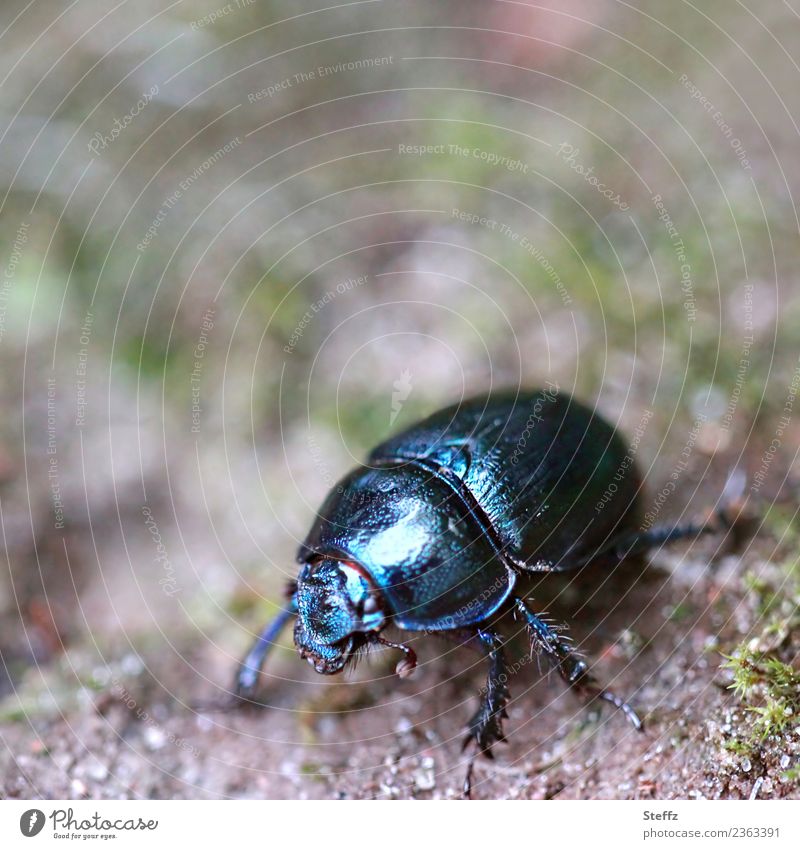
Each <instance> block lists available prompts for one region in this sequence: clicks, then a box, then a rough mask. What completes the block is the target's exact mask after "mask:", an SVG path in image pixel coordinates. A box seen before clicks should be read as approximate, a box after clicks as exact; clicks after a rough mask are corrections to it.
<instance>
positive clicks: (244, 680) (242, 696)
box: [233, 599, 297, 705]
mask: <svg viewBox="0 0 800 849" xmlns="http://www.w3.org/2000/svg"><path fill="white" fill-rule="evenodd" d="M296 613H297V607H296V602H295V601H294V599H292V601H291V603H290V604H289V606H288V607H286V608H285V609H284V610H282V611H281V612H280V613H279V614H278V615H277V616H276V617H275V619H273V620H272V622H270V623H269V624H268V625H267V626H266V627H265V628H264V630H263V631H262V632H261V633H260V634H259V635H258V637H257V638H256V641H255V642H254V643H253V645H252V647H251V649H250V651H249V652H248V653H247V656H246V657H245V659H244V660H243V661H242V662H241V664H240V665H239V671H238V672H237V674H236V680H235V681H234V684H233V692H234V695H235V697H236V699H237V700H238V701H239V703H240V704H256V705H258V704H260V702H258V701H257V700H256V698H255V694H256V687H257V685H258V675H259V673H260V672H261V667H262V666H263V665H264V661H265V660H266V658H267V655H268V654H269V651H270V649H271V648H272V647H273V645H274V644H275V641H276V640H277V639H278V637H279V636H280V633H281V631H282V630H283V629H284V628H285V627H286V625H287V624H288V622H289V620H290V619H291V618H292V616H294V615H295V614H296Z"/></svg>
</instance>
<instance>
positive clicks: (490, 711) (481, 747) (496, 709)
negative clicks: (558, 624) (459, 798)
mask: <svg viewBox="0 0 800 849" xmlns="http://www.w3.org/2000/svg"><path fill="white" fill-rule="evenodd" d="M476 637H477V639H478V640H479V641H480V644H481V645H482V646H483V648H484V650H485V652H486V656H487V657H488V659H489V675H488V677H487V679H486V687H485V688H484V689H483V690H482V691H481V703H480V705H479V707H478V710H477V711H476V712H475V715H474V716H473V717H472V719H471V720H470V721H469V725H468V728H469V733H468V734H467V736H466V738H465V740H464V746H463V748H464V749H466V748H467V746H469V745H470V743H472V742H473V741H474V742H475V744H476V749H475V751H473V753H472V755H471V757H470V759H469V764H468V765H467V774H466V776H465V778H464V796H466V797H467V798H469V797H470V794H471V791H472V772H473V769H474V766H475V758H476V757H477V756H478V754H483V755H485V756H486V757H487V758H492V757H494V756H493V755H492V746H493V745H494V744H495V743H498V742H502V741H504V740H505V739H506V735H505V734H504V733H503V720H504V719H505V718H506V716H507V714H506V705H507V704H508V699H509V696H510V694H509V691H508V686H507V683H506V682H507V681H508V671H507V669H506V659H505V653H504V652H503V644H502V642H501V639H500V637H499V636H498V635H497V634H495V633H494V632H492V631H489V630H485V629H479V630H478V632H477V634H476Z"/></svg>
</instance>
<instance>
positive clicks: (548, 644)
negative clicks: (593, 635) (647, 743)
mask: <svg viewBox="0 0 800 849" xmlns="http://www.w3.org/2000/svg"><path fill="white" fill-rule="evenodd" d="M514 602H515V604H516V606H517V609H518V610H519V611H520V612H521V613H522V615H523V616H524V617H525V622H526V624H527V626H528V632H529V633H530V635H531V642H532V643H533V645H534V646H535V647H536V648H538V649H540V650H541V651H542V652H544V654H545V655H546V656H547V658H549V660H550V661H551V662H552V664H553V665H554V666H555V668H556V669H557V670H558V674H559V675H560V676H561V677H562V678H563V679H564V680H565V681H566V682H567V684H569V686H570V687H574V688H575V689H576V690H577V691H578V692H580V693H582V694H584V695H586V696H588V697H589V698H593V699H595V698H596V699H602V700H603V701H606V702H610V703H611V704H612V705H614V707H616V708H619V709H620V710H621V711H622V712H623V713H624V714H625V716H626V717H627V718H628V719H629V720H630V722H631V724H632V725H633V727H634V728H635V729H636V730H637V731H641V730H642V721H641V719H639V717H638V716H637V714H636V711H635V710H634V709H633V708H632V707H631V706H630V705H629V704H627V702H624V701H623V700H622V699H620V698H619V697H618V696H615V695H614V694H613V693H612V692H610V691H609V690H604V689H603V688H602V687H601V686H600V684H598V683H597V681H596V680H595V679H594V677H593V676H592V674H591V673H590V672H589V667H588V666H587V664H586V661H585V660H583V659H582V658H581V657H580V656H579V655H578V653H577V652H576V651H575V650H574V649H573V648H572V647H571V646H570V645H569V642H568V641H567V638H566V637H563V636H562V635H561V634H559V632H558V630H557V629H556V628H554V627H553V626H551V625H548V624H547V623H546V622H543V621H542V620H541V619H540V618H539V617H538V616H537V615H536V614H535V613H534V612H533V611H532V610H531V609H530V608H529V607H528V605H527V604H525V602H524V601H523V600H522V599H521V598H517V599H515V600H514Z"/></svg>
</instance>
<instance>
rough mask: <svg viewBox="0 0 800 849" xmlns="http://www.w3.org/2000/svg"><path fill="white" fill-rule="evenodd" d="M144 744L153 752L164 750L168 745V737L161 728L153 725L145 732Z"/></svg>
mask: <svg viewBox="0 0 800 849" xmlns="http://www.w3.org/2000/svg"><path fill="white" fill-rule="evenodd" d="M144 744H145V746H147V748H148V749H150V751H152V752H155V751H156V750H158V749H163V748H164V746H166V744H167V735H166V734H164V732H163V731H162V730H161V729H160V728H156V727H155V726H152V725H151V726H149V727H148V728H147V730H146V731H145V732H144Z"/></svg>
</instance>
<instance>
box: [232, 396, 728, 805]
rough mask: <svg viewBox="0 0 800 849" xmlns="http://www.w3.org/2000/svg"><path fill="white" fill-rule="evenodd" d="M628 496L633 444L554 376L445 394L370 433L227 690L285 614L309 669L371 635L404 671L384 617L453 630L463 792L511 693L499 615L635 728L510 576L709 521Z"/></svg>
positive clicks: (246, 695)
mask: <svg viewBox="0 0 800 849" xmlns="http://www.w3.org/2000/svg"><path fill="white" fill-rule="evenodd" d="M642 502H643V496H642V479H641V476H640V473H639V470H638V468H637V464H636V462H635V460H634V451H633V450H632V449H630V448H629V447H628V446H627V445H626V444H625V442H624V441H623V439H622V438H621V437H620V435H619V434H618V433H617V431H616V430H615V429H614V428H613V427H612V426H611V425H610V424H609V423H608V422H606V421H605V420H604V419H603V418H602V417H601V416H600V415H599V414H598V413H597V412H596V411H595V410H593V409H590V408H589V407H588V406H585V405H583V404H581V403H580V402H578V401H576V400H575V399H574V398H572V397H570V395H568V394H567V393H564V392H562V391H560V390H559V387H558V386H557V385H556V384H553V383H548V384H547V385H546V386H545V387H544V388H542V389H539V390H530V391H527V392H501V393H499V394H498V393H495V394H489V395H482V396H479V397H475V398H472V399H471V400H468V401H465V402H463V403H460V404H455V405H452V406H449V407H446V408H445V409H443V410H440V411H439V412H437V413H434V414H433V415H431V416H429V417H428V418H426V419H424V420H423V421H421V422H419V423H418V424H415V425H413V426H412V427H410V428H408V429H407V430H404V431H403V432H402V433H400V434H398V435H396V436H393V437H391V438H390V439H388V440H387V441H385V442H383V443H381V444H380V445H378V446H377V447H376V448H375V449H373V451H372V452H371V453H370V454H369V457H368V458H367V461H366V463H365V464H364V465H363V466H359V467H358V468H356V469H354V470H353V471H351V472H350V473H349V474H348V475H347V476H346V477H344V478H343V479H342V480H341V481H340V482H339V483H338V485H337V486H335V487H334V488H333V490H332V491H331V492H330V493H329V495H328V497H327V498H326V500H325V501H324V503H323V505H322V507H321V509H320V511H319V513H318V515H317V517H316V520H315V522H314V524H313V526H312V528H311V530H310V531H309V534H308V536H307V537H306V539H305V541H304V542H303V543H302V545H301V546H300V549H299V551H298V554H297V559H298V562H299V563H300V564H301V568H300V572H299V575H298V577H297V580H296V581H294V582H292V584H291V586H290V587H289V590H288V598H289V601H288V604H287V605H286V607H285V609H284V610H283V611H282V612H281V613H280V614H279V615H278V617H277V618H276V619H275V621H273V622H271V623H270V624H269V625H268V626H267V627H266V628H265V629H264V630H263V632H262V633H261V634H260V636H259V637H258V639H257V640H256V642H255V643H254V645H253V647H252V649H251V650H250V652H249V653H248V654H247V656H246V657H245V659H244V660H243V662H242V663H241V665H240V668H239V671H238V674H237V677H236V681H235V685H234V686H235V692H236V695H237V697H238V698H239V699H241V700H244V701H246V702H255V701H256V700H255V693H256V686H257V682H258V675H259V672H260V670H261V668H262V666H263V663H264V660H265V658H266V655H267V653H268V651H269V649H270V648H271V646H272V645H273V644H274V643H275V641H276V639H277V638H278V636H279V634H280V632H281V630H282V629H283V628H284V627H285V626H286V625H287V624H288V623H289V622H290V620H292V619H294V642H295V646H296V647H297V649H298V651H299V653H300V656H301V657H303V658H305V659H306V660H307V661H308V662H309V663H310V664H311V665H312V666H313V667H314V669H315V670H316V671H317V672H319V673H321V674H323V675H332V674H334V673H337V672H340V671H341V670H342V669H344V668H345V667H346V665H347V664H348V662H349V661H351V660H352V659H353V658H354V657H355V656H356V654H357V652H358V651H359V650H360V649H363V648H365V647H366V646H368V645H369V644H381V645H384V646H390V647H393V648H396V649H399V650H400V651H402V652H403V654H404V656H403V658H402V659H401V661H400V662H399V664H398V666H397V672H398V674H399V675H400V676H401V677H404V676H405V675H407V674H410V672H411V671H412V670H413V668H414V666H415V663H416V657H415V654H414V651H413V649H412V648H411V647H410V646H408V645H406V644H403V643H394V642H390V641H389V640H387V639H385V638H384V636H383V632H384V629H385V628H386V627H387V626H389V625H393V626H395V627H396V628H399V629H401V630H405V631H412V632H425V633H428V634H430V633H441V634H445V635H450V636H454V637H455V638H456V639H457V640H458V641H460V642H462V643H464V644H466V645H471V646H474V647H476V648H478V649H479V650H480V651H482V652H483V653H484V654H485V655H486V658H487V661H488V678H487V683H486V686H485V688H484V689H483V690H482V692H481V697H480V704H479V707H478V710H477V711H476V713H475V714H474V716H473V717H472V719H471V720H470V721H469V723H468V726H467V728H468V731H467V735H466V738H465V740H464V748H465V749H466V748H467V747H468V746H469V745H470V744H473V750H472V752H471V756H470V759H469V765H468V768H467V774H466V778H465V781H464V794H465V795H466V796H469V795H470V789H471V781H472V774H473V766H474V761H475V757H476V756H477V755H478V754H483V755H485V756H486V757H488V758H491V757H492V756H493V754H492V748H493V746H494V745H495V744H496V743H498V742H500V741H503V740H505V735H504V732H503V720H504V719H505V718H506V706H507V704H508V701H509V698H510V693H509V689H508V685H507V678H508V675H507V664H506V658H505V652H504V649H503V642H504V641H503V637H502V635H501V633H500V631H499V630H498V628H497V626H496V624H495V622H496V620H497V619H499V618H500V616H501V614H503V613H505V612H509V613H512V614H513V615H514V616H516V617H517V618H518V619H519V620H520V621H521V622H522V623H523V624H524V626H525V628H526V629H527V632H528V635H529V638H530V641H531V647H532V650H535V651H536V652H539V653H540V654H541V655H543V656H544V657H546V658H547V659H548V660H549V661H550V662H551V664H552V665H553V667H555V669H556V670H557V671H558V673H559V674H560V675H561V677H562V678H563V679H564V681H565V682H566V683H567V685H568V686H569V687H570V688H572V689H573V690H575V691H576V692H578V693H579V694H581V695H583V696H584V697H586V698H589V699H600V700H604V701H606V702H610V703H611V704H612V705H614V706H615V707H616V708H619V709H620V710H621V711H622V712H623V713H624V715H625V716H626V717H627V718H628V720H629V721H630V722H631V723H632V725H633V726H634V727H635V728H636V729H639V730H641V728H642V722H641V720H640V719H639V717H638V715H637V714H636V712H635V711H634V709H633V708H632V707H631V706H630V705H629V704H628V703H627V702H625V701H623V700H622V699H621V698H619V697H618V696H617V695H615V694H614V693H612V692H611V691H610V690H607V689H605V688H604V687H602V686H601V685H600V684H599V683H598V682H597V681H596V679H595V678H594V676H593V675H592V674H591V672H590V671H589V668H588V665H587V662H586V661H585V660H584V659H583V658H582V657H581V656H580V655H579V654H578V652H577V651H575V650H574V649H573V648H572V646H571V645H570V641H569V639H568V638H567V637H566V636H565V634H564V631H565V630H566V629H565V628H564V626H560V625H555V624H553V623H551V622H550V621H549V620H548V619H546V618H545V617H544V616H543V615H542V614H541V613H540V612H537V611H536V609H535V607H534V605H533V604H532V602H531V601H530V600H529V599H528V598H526V595H525V592H524V590H523V589H522V584H523V579H524V578H525V577H526V576H530V575H531V574H533V573H541V572H562V571H565V570H576V569H579V568H581V567H583V566H590V567H591V568H593V569H610V568H612V567H613V566H614V565H616V564H617V563H619V562H620V561H622V560H623V559H625V558H626V557H629V556H631V555H638V554H642V553H645V552H646V551H647V550H648V549H650V548H652V547H654V546H658V545H662V544H664V543H668V542H672V541H675V540H678V539H681V538H688V537H695V536H698V535H699V534H702V533H705V532H707V531H711V530H715V527H714V523H713V522H711V521H706V522H703V523H687V524H683V525H677V526H654V527H647V528H644V527H643V525H642ZM717 517H718V518H720V519H722V518H723V512H722V510H719V511H717Z"/></svg>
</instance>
